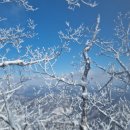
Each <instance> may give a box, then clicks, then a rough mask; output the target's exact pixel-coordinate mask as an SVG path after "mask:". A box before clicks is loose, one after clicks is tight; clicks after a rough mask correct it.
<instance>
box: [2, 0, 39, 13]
mask: <svg viewBox="0 0 130 130" xmlns="http://www.w3.org/2000/svg"><path fill="white" fill-rule="evenodd" d="M12 2H16V3H17V4H19V5H21V6H23V7H24V8H25V9H26V10H27V11H35V10H37V9H38V8H34V7H33V6H32V5H30V4H29V2H28V0H0V3H2V4H3V3H12Z"/></svg>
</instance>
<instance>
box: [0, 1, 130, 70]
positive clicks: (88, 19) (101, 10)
mask: <svg viewBox="0 0 130 130" xmlns="http://www.w3.org/2000/svg"><path fill="white" fill-rule="evenodd" d="M31 3H32V5H34V7H38V8H39V9H38V10H37V11H36V12H27V11H25V10H24V9H23V8H22V7H19V6H16V5H15V4H6V5H0V16H3V17H4V16H5V17H7V18H8V21H7V22H1V23H0V27H10V26H15V25H16V24H19V23H20V24H21V25H25V24H26V20H27V18H28V17H30V18H32V19H34V20H35V22H36V24H37V29H36V31H37V32H38V33H39V35H38V37H37V38H35V39H33V40H32V41H28V43H25V44H32V45H33V46H34V47H37V46H39V47H42V46H45V47H48V46H54V45H59V44H61V43H60V40H59V39H58V31H60V30H64V29H65V21H70V23H71V25H73V26H79V25H80V24H81V23H84V24H85V25H87V26H91V25H93V24H94V23H95V21H96V17H97V15H98V14H100V15H101V35H102V36H103V37H104V38H107V39H110V38H112V33H113V28H114V19H115V18H116V16H117V15H118V12H123V13H125V12H127V11H130V0H97V3H99V5H98V6H97V7H96V8H90V7H87V6H86V5H84V4H81V8H76V9H75V11H71V10H69V9H67V7H68V5H67V3H66V1H65V0H31ZM80 50H81V48H80V47H79V46H75V45H72V51H71V52H70V54H65V55H64V56H63V57H61V59H59V64H58V69H60V71H69V70H70V69H71V67H69V66H70V61H71V59H72V56H73V55H77V53H79V52H80ZM95 52H96V48H95V50H93V51H92V53H90V55H91V57H92V58H95V56H94V54H95ZM62 59H64V66H63V64H62V62H63V61H62ZM95 60H97V62H99V63H103V62H102V59H100V58H99V59H95ZM68 63H69V64H68ZM106 63H107V62H106Z"/></svg>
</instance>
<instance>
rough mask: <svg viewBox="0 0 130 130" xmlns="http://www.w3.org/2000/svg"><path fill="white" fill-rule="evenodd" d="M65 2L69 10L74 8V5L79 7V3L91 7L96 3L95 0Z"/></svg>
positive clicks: (67, 0)
mask: <svg viewBox="0 0 130 130" xmlns="http://www.w3.org/2000/svg"><path fill="white" fill-rule="evenodd" d="M66 2H67V3H68V8H69V9H71V10H74V9H75V7H80V5H81V3H83V4H85V5H87V6H89V7H91V8H94V7H96V6H97V5H98V4H97V3H96V1H92V0H66Z"/></svg>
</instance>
